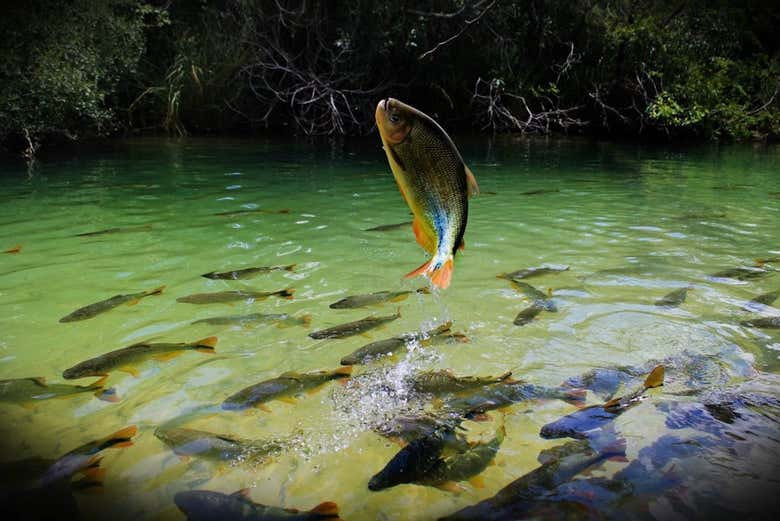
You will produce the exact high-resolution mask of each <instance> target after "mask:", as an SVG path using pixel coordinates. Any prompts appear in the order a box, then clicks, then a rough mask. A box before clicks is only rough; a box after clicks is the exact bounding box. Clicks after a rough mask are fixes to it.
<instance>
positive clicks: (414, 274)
mask: <svg viewBox="0 0 780 521" xmlns="http://www.w3.org/2000/svg"><path fill="white" fill-rule="evenodd" d="M432 260H433V259H431V260H428V261H425V262H424V263H422V264H421V265H420V266H419V267H418V268H417V269H414V270H412V271H410V272H409V273H407V274H406V275H404V278H405V279H411V278H413V277H419V276H420V275H424V274H425V273H426V272H427V271H428V267H429V266H430V265H431V261H432Z"/></svg>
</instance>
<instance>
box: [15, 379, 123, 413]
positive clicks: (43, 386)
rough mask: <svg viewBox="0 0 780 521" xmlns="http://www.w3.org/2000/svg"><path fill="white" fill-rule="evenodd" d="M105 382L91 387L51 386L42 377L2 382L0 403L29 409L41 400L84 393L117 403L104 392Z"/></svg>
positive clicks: (98, 382)
mask: <svg viewBox="0 0 780 521" xmlns="http://www.w3.org/2000/svg"><path fill="white" fill-rule="evenodd" d="M104 380H105V379H104V378H101V379H100V380H98V381H96V382H95V383H92V384H90V385H69V384H51V383H46V379H45V378H43V377H41V376H34V377H31V378H13V379H10V380H0V401H3V402H10V403H18V404H19V405H22V406H24V407H27V406H30V405H31V404H33V403H35V402H37V401H40V400H49V399H51V398H67V397H71V396H76V395H79V394H82V393H92V394H94V395H95V396H97V397H98V398H100V399H102V400H107V401H115V400H114V399H111V397H110V396H111V395H107V394H105V393H104V392H103V391H104V389H103V383H104Z"/></svg>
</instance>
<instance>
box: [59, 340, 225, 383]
mask: <svg viewBox="0 0 780 521" xmlns="http://www.w3.org/2000/svg"><path fill="white" fill-rule="evenodd" d="M216 345H217V337H215V336H210V337H208V338H204V339H202V340H196V341H195V342H182V343H178V344H171V343H155V344H150V343H146V342H139V343H138V344H133V345H131V346H129V347H123V348H121V349H116V350H114V351H111V352H108V353H106V354H103V355H100V356H97V357H95V358H90V359H89V360H85V361H83V362H81V363H78V364H76V365H74V366H73V367H71V368H69V369H66V370H65V371H64V372H63V373H62V377H63V378H65V379H66V380H72V379H74V378H83V377H85V376H107V375H108V373H109V372H111V371H114V370H119V371H124V372H126V373H129V374H131V375H133V376H138V369H136V368H135V364H138V363H141V362H143V361H144V360H146V359H147V358H155V359H157V360H160V361H167V360H170V359H171V358H174V357H176V356H178V355H180V354H182V353H183V352H184V351H188V350H194V351H198V352H201V353H208V354H213V353H214V346H216Z"/></svg>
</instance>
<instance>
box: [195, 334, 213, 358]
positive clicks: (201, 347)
mask: <svg viewBox="0 0 780 521" xmlns="http://www.w3.org/2000/svg"><path fill="white" fill-rule="evenodd" d="M218 341H219V338H217V337H215V336H209V337H206V338H201V339H200V340H196V341H195V342H193V346H194V347H195V351H199V352H201V353H209V354H213V353H214V348H215V347H216V345H217V342H218Z"/></svg>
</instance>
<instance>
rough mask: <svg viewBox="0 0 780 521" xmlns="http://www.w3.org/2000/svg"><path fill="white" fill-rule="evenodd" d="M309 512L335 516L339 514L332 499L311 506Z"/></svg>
mask: <svg viewBox="0 0 780 521" xmlns="http://www.w3.org/2000/svg"><path fill="white" fill-rule="evenodd" d="M309 512H310V513H312V514H319V515H321V516H328V517H337V516H338V515H339V507H338V505H337V504H336V503H334V502H333V501H326V502H324V503H320V504H319V505H317V506H316V507H314V508H312V509H311V510H309Z"/></svg>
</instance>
